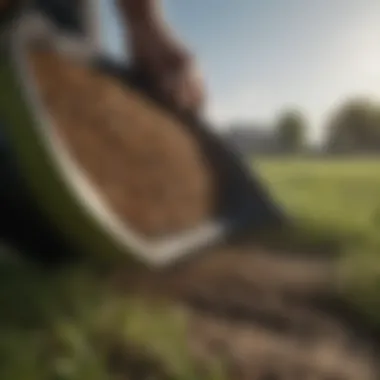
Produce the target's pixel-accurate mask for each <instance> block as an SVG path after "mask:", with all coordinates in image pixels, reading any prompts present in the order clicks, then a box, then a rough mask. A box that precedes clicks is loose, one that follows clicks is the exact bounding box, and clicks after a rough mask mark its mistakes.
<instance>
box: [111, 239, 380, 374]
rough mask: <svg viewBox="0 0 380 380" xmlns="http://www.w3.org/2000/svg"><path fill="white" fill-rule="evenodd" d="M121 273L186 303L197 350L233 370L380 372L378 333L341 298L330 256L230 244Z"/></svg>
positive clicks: (133, 287) (130, 284) (133, 288)
mask: <svg viewBox="0 0 380 380" xmlns="http://www.w3.org/2000/svg"><path fill="white" fill-rule="evenodd" d="M113 280H115V284H116V285H117V288H118V289H123V290H125V291H128V292H133V293H134V294H136V293H139V294H143V295H145V296H148V297H153V298H154V299H155V300H157V298H158V297H159V296H163V297H169V298H171V299H172V300H174V301H175V303H176V304H177V305H178V304H180V305H182V306H183V307H185V309H186V310H187V311H188V313H189V319H190V321H191V329H190V331H189V346H190V348H191V350H192V352H193V355H194V357H195V359H196V360H197V361H198V362H199V363H201V364H204V365H206V366H207V363H210V362H212V361H213V360H214V359H215V358H217V359H221V360H222V361H223V362H224V363H225V364H226V366H227V369H228V371H229V373H230V377H229V378H231V379H234V380H235V379H236V380H238V379H244V380H245V379H247V380H248V379H249V380H268V379H278V380H303V379H313V380H314V379H316V380H317V379H320V380H372V379H373V380H374V379H377V378H379V375H380V368H379V366H378V364H377V361H378V357H379V347H380V340H379V337H380V335H379V334H378V332H374V331H373V330H371V329H370V328H369V327H368V326H367V324H366V321H365V320H364V319H363V318H361V317H360V316H358V315H357V314H356V313H355V312H354V311H353V310H352V309H351V308H350V307H349V305H346V304H345V303H343V302H342V301H341V298H340V294H339V292H338V290H337V289H338V286H337V284H338V281H339V279H338V274H337V271H336V265H335V262H334V260H333V259H331V258H329V259H327V258H321V259H317V258H313V259H310V258H300V257H299V255H294V256H293V255H290V254H289V253H288V254H287V255H286V254H285V253H284V252H274V251H271V252H268V251H267V250H264V249H260V248H259V247H254V246H252V247H251V249H249V247H247V246H244V247H241V248H236V247H235V248H234V247H233V246H231V247H227V248H226V247H225V248H220V249H216V250H215V251H214V252H213V253H212V254H209V255H206V256H203V257H199V258H198V259H197V260H194V261H192V262H191V263H187V264H186V265H183V266H182V267H177V268H175V270H173V271H171V272H164V273H160V272H154V271H151V272H148V271H142V272H141V273H134V274H133V275H129V274H127V273H124V275H123V274H122V272H121V273H120V275H119V276H118V278H116V277H114V278H113ZM127 289H128V290H127Z"/></svg>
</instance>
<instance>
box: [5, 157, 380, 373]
mask: <svg viewBox="0 0 380 380" xmlns="http://www.w3.org/2000/svg"><path fill="white" fill-rule="evenodd" d="M255 167H257V168H258V170H259V172H260V173H261V175H262V176H263V178H264V179H265V181H266V182H267V183H268V185H269V186H270V188H271V190H272V192H273V194H274V196H275V197H276V198H277V199H278V201H279V202H280V203H281V204H282V205H283V206H284V207H285V209H286V210H287V211H288V212H289V213H290V214H291V215H293V216H294V218H295V220H296V222H297V223H296V231H295V232H296V233H295V234H294V236H292V237H290V238H289V241H288V243H289V244H290V245H291V246H292V245H293V246H297V245H299V243H300V241H303V242H304V243H308V244H309V245H310V246H312V245H316V244H318V243H320V242H321V241H323V240H324V239H326V237H328V238H329V239H335V241H336V243H337V246H336V248H337V249H339V251H340V253H341V268H342V273H344V286H343V290H344V292H345V293H344V294H345V296H346V297H347V299H349V300H351V301H352V302H353V303H354V304H355V305H357V307H358V308H359V309H360V310H362V311H363V312H365V313H366V314H367V315H368V316H369V317H370V318H372V320H373V321H374V322H377V323H380V301H379V300H378V298H379V297H378V293H379V291H380V234H379V233H378V230H379V227H380V160H379V161H376V160H360V161H359V160H352V161H347V160H345V161H318V160H305V161H302V160H300V159H290V158H289V159H262V160H257V162H255ZM0 310H1V313H0V379H13V380H24V379H28V380H34V379H36V380H37V379H38V380H45V379H46V380H54V379H57V380H87V379H88V380H90V379H91V380H98V379H99V380H108V379H110V380H115V378H112V377H110V375H109V373H108V372H107V371H108V370H107V366H106V364H105V357H106V353H107V352H108V350H109V346H110V344H112V339H113V337H116V338H117V340H120V339H121V340H122V341H126V342H127V341H130V342H134V343H135V344H137V345H142V346H146V347H149V348H150V350H151V351H152V352H153V353H154V354H155V355H156V356H157V357H159V358H160V359H161V360H162V361H163V362H164V363H166V364H167V366H168V367H169V369H170V371H171V372H172V373H173V376H174V378H176V379H196V378H199V376H196V375H195V374H194V368H193V366H192V362H191V359H190V355H189V353H188V351H187V349H186V347H185V345H184V341H185V333H186V332H185V331H186V318H185V316H184V315H182V314H181V313H180V312H179V311H177V310H171V309H169V308H166V307H165V306H164V305H162V306H157V305H155V306H153V305H149V304H145V303H144V302H142V301H141V300H138V299H131V298H125V297H124V298H121V297H116V296H114V295H112V296H111V294H110V292H109V289H108V288H107V287H106V286H104V284H103V283H102V282H101V281H99V277H98V275H97V274H95V271H93V270H91V269H90V268H85V267H83V266H82V267H78V268H75V269H67V270H63V271H61V272H60V273H55V274H47V273H44V272H42V271H39V270H37V269H36V268H34V267H30V266H29V265H26V264H24V263H21V262H17V261H15V262H14V261H12V260H8V259H3V258H1V259H0ZM104 337H106V338H104ZM206 378H210V376H207V377H206ZM215 378H217V379H218V380H219V379H221V376H215Z"/></svg>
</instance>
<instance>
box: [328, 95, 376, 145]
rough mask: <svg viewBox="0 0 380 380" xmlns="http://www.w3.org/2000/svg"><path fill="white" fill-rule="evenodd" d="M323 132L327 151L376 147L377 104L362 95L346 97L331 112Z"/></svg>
mask: <svg viewBox="0 0 380 380" xmlns="http://www.w3.org/2000/svg"><path fill="white" fill-rule="evenodd" d="M326 132H327V133H326V141H325V143H326V148H327V149H328V150H329V151H332V152H360V151H361V152H364V151H380V107H379V106H378V105H377V104H376V103H374V102H373V101H371V100H369V99H366V98H356V99H350V100H348V101H346V102H345V103H343V104H342V105H341V106H340V107H338V108H337V110H336V111H335V112H334V113H333V115H332V117H331V118H330V120H329V122H328V124H327V126H326Z"/></svg>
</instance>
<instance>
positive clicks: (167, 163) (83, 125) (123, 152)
mask: <svg viewBox="0 0 380 380" xmlns="http://www.w3.org/2000/svg"><path fill="white" fill-rule="evenodd" d="M29 62H30V65H31V68H32V70H33V73H34V76H35V78H36V80H37V83H38V88H39V91H40V95H41V98H42V102H43V104H44V105H45V106H46V107H47V110H48V112H49V114H50V116H51V117H52V119H53V120H54V122H55V123H54V127H56V132H57V133H58V135H59V136H60V138H61V139H62V141H63V142H64V144H65V146H66V148H67V149H68V150H69V151H70V153H71V154H72V156H73V157H74V158H75V159H76V160H77V162H78V163H79V164H80V166H81V167H82V168H83V169H84V170H85V172H87V174H88V176H89V178H90V179H91V180H92V182H93V183H94V184H95V186H96V187H97V188H98V190H99V191H100V194H101V195H102V196H103V198H104V199H105V200H106V202H107V203H108V205H109V206H110V208H111V209H112V210H113V211H114V213H116V215H118V216H119V217H120V218H121V220H122V221H124V223H126V224H127V225H130V226H132V227H133V228H134V229H135V230H136V231H138V232H140V233H143V234H144V235H146V236H149V237H155V236H162V235H166V234H171V233H176V232H178V231H181V230H184V229H187V228H191V227H193V226H196V225H197V224H199V222H201V221H203V220H205V219H209V218H210V217H211V216H212V215H213V213H214V212H215V208H216V203H217V193H216V186H215V183H214V182H215V181H214V178H213V176H212V173H211V171H210V168H209V166H208V163H207V161H206V159H205V157H204V155H203V152H202V151H201V150H200V148H199V146H198V144H197V142H196V141H195V139H194V138H193V137H192V136H191V135H190V134H189V132H187V131H186V130H185V128H183V126H182V125H181V123H180V122H179V121H177V120H176V119H175V118H173V117H171V116H170V115H169V114H167V113H165V112H163V111H162V110H160V109H159V108H158V107H155V106H154V105H153V104H151V103H149V101H148V100H146V99H145V98H142V97H141V96H139V95H138V94H137V93H136V91H133V90H131V89H128V88H126V87H123V86H121V85H120V84H119V83H118V81H116V80H114V79H112V78H111V77H108V76H106V75H103V74H101V73H99V72H97V71H95V70H91V69H89V68H87V67H85V66H81V65H80V64H78V63H74V62H73V61H70V60H69V59H67V58H63V57H61V56H60V55H59V54H56V53H53V52H52V51H48V50H32V51H31V52H30V54H29Z"/></svg>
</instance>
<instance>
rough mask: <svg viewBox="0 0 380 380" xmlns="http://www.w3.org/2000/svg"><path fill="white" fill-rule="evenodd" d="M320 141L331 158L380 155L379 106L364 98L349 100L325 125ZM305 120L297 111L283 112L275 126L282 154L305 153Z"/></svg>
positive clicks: (332, 114)
mask: <svg viewBox="0 0 380 380" xmlns="http://www.w3.org/2000/svg"><path fill="white" fill-rule="evenodd" d="M321 127H322V128H323V132H324V138H323V141H322V144H323V148H324V151H325V152H327V153H330V154H344V153H346V154H355V153H380V103H377V102H375V101H373V100H370V99H367V98H359V97H357V98H351V99H348V100H346V101H345V102H343V103H342V104H341V105H339V106H338V107H336V108H335V109H334V110H333V112H332V113H331V114H330V117H329V118H328V120H327V122H326V123H325V125H322V126H321ZM308 129H309V124H308V120H307V118H306V117H305V115H303V114H302V113H301V112H300V111H299V110H296V109H291V110H285V111H283V112H282V113H281V114H280V115H279V117H278V118H277V121H276V125H275V135H276V139H277V141H278V143H279V145H280V147H281V150H282V151H285V152H288V153H297V152H300V151H302V150H305V149H306V146H307V132H308Z"/></svg>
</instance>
